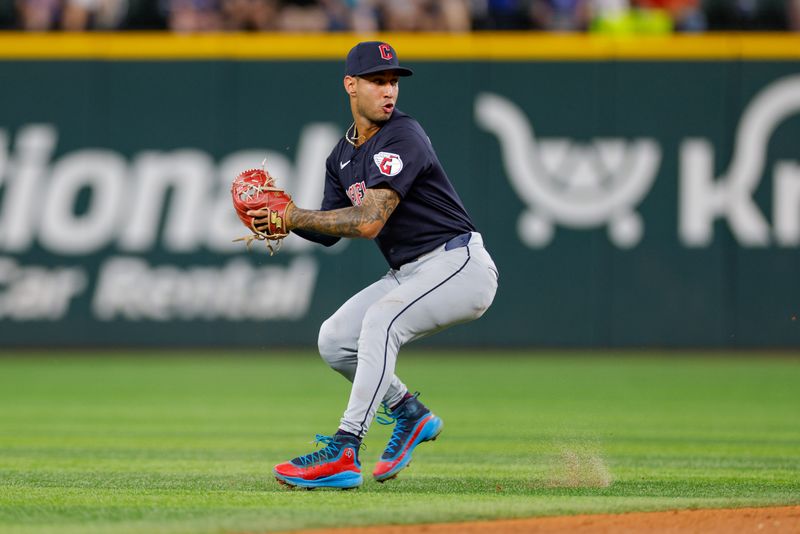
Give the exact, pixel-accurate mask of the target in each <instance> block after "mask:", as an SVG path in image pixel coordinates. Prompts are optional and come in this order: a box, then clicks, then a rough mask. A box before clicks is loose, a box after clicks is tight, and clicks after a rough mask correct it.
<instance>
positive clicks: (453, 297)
mask: <svg viewBox="0 0 800 534" xmlns="http://www.w3.org/2000/svg"><path fill="white" fill-rule="evenodd" d="M445 248H446V247H445V245H441V246H440V247H438V248H436V249H434V250H433V251H431V252H428V253H426V254H423V255H422V256H420V257H419V258H417V260H415V261H413V262H410V263H407V264H405V265H403V266H402V267H400V268H399V269H391V270H390V271H389V272H388V273H386V275H385V276H383V277H382V278H381V279H380V280H378V281H377V282H375V283H374V284H372V285H370V286H369V287H367V288H365V289H363V290H361V291H360V292H358V293H357V294H355V295H354V296H353V297H351V298H350V299H349V300H348V301H347V302H345V303H344V304H343V305H342V307H341V308H339V309H338V310H337V311H336V313H334V314H333V315H332V316H331V317H330V318H329V319H328V320H326V321H325V322H324V323H323V324H322V327H321V328H320V332H319V352H320V355H321V356H322V358H323V359H324V360H325V361H326V362H327V363H328V365H330V366H331V367H332V368H333V369H334V370H336V371H338V372H339V373H341V374H342V375H343V376H344V377H345V378H347V379H348V380H350V381H351V382H353V387H352V389H351V392H350V401H349V402H348V404H347V410H346V411H345V412H344V416H343V417H342V420H341V424H340V425H339V428H340V429H342V430H346V431H347V432H350V433H352V434H355V435H356V436H359V437H363V436H364V435H365V434H366V433H367V430H369V427H370V424H371V423H372V419H373V418H374V417H375V412H376V411H377V409H378V406H379V405H380V403H381V401H385V402H386V404H387V405H389V406H393V405H395V404H397V403H398V402H400V400H401V399H402V398H403V396H404V395H405V394H406V392H407V391H408V388H407V387H406V386H405V384H403V382H402V381H401V380H400V379H399V378H398V377H397V375H395V373H394V370H395V364H396V362H397V353H398V351H399V350H400V347H402V346H403V345H405V344H406V343H409V342H411V341H414V340H415V339H419V338H421V337H424V336H427V335H430V334H434V333H436V332H439V331H441V330H444V329H445V328H447V327H449V326H452V325H455V324H459V323H464V322H467V321H472V320H473V319H477V318H478V317H480V316H481V315H483V313H484V312H485V311H486V310H487V309H488V308H489V305H491V303H492V300H494V295H495V292H496V291H497V276H498V275H497V267H496V266H495V264H494V262H493V261H492V258H491V257H490V256H489V253H488V252H487V251H486V249H485V248H484V247H483V239H482V238H481V235H480V234H479V233H477V232H473V233H472V236H471V238H470V240H469V244H468V245H466V246H461V247H458V248H453V249H451V250H445Z"/></svg>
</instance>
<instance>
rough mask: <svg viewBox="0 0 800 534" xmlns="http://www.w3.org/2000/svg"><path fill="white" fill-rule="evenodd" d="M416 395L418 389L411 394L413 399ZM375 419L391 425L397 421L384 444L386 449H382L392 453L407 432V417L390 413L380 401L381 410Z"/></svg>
mask: <svg viewBox="0 0 800 534" xmlns="http://www.w3.org/2000/svg"><path fill="white" fill-rule="evenodd" d="M417 397H419V391H418V392H416V393H414V396H413V398H414V399H416V398H417ZM408 400H411V399H408ZM375 420H376V421H378V423H380V424H382V425H391V424H392V423H397V426H395V427H394V431H393V432H392V437H391V438H389V443H387V444H386V450H385V451H384V452H385V454H394V451H395V448H396V447H399V446H400V443H401V442H402V439H403V438H404V437H405V434H407V433H408V430H409V429H408V428H406V426H407V423H408V419H407V418H406V416H405V414H404V413H399V414H396V413H392V410H391V409H389V407H388V406H387V405H386V403H385V402H384V403H381V411H379V412H378V414H377V417H376V418H375Z"/></svg>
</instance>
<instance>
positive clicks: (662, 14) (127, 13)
mask: <svg viewBox="0 0 800 534" xmlns="http://www.w3.org/2000/svg"><path fill="white" fill-rule="evenodd" d="M0 29H4V30H28V31H91V30H100V31H102V30H171V31H176V32H207V31H270V32H274V31H278V32H281V31H283V32H335V31H355V32H372V31H411V32H427V31H437V32H468V31H480V30H539V31H556V32H587V31H588V32H600V33H669V32H702V31H731V30H733V31H798V30H800V0H0Z"/></svg>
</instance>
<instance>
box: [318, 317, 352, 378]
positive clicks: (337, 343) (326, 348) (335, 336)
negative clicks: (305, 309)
mask: <svg viewBox="0 0 800 534" xmlns="http://www.w3.org/2000/svg"><path fill="white" fill-rule="evenodd" d="M336 323H337V321H336V320H335V319H333V318H330V319H328V320H327V321H325V322H324V323H322V326H321V327H320V329H319V337H318V338H317V347H318V348H319V355H320V356H322V359H323V360H325V361H326V362H327V363H328V365H330V366H331V367H333V368H334V369H337V370H338V367H339V366H340V365H344V362H345V360H347V356H348V355H349V354H350V353H352V352H353V349H352V348H351V349H348V347H349V346H350V345H355V341H354V340H348V339H347V338H346V336H343V335H342V331H343V330H344V329H343V328H340V327H338V326H337V324H336Z"/></svg>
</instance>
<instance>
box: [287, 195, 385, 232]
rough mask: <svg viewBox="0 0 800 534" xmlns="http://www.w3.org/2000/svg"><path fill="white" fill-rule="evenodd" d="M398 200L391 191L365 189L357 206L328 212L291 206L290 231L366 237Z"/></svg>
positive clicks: (381, 222)
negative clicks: (361, 201) (311, 231)
mask: <svg viewBox="0 0 800 534" xmlns="http://www.w3.org/2000/svg"><path fill="white" fill-rule="evenodd" d="M399 202H400V197H399V196H398V194H397V193H396V192H394V191H393V190H391V189H369V190H368V191H367V194H366V195H365V196H364V201H363V203H362V204H361V205H360V206H353V207H352V208H341V209H338V210H331V211H316V210H304V209H300V208H297V207H295V208H294V209H293V210H292V212H291V218H290V220H289V224H290V229H303V230H313V231H315V232H319V233H322V234H328V235H334V236H339V237H366V235H367V231H368V230H369V228H370V227H371V226H374V224H375V223H379V224H380V225H381V226H383V224H385V223H386V221H387V220H388V219H389V216H390V215H391V214H392V212H393V211H394V209H395V208H396V207H397V204H398V203H399Z"/></svg>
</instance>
